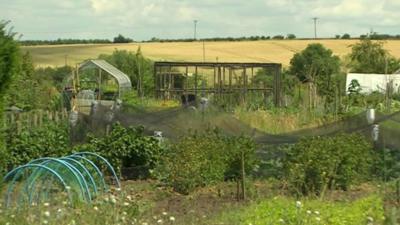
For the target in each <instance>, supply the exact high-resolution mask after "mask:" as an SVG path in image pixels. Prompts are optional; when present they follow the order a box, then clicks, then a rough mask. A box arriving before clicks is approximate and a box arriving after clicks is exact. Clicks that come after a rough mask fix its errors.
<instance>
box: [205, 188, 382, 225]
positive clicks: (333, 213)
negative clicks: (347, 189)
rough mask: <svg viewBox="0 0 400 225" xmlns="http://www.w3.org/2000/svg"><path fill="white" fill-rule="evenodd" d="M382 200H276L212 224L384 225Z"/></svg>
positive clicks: (372, 197) (231, 213)
mask: <svg viewBox="0 0 400 225" xmlns="http://www.w3.org/2000/svg"><path fill="white" fill-rule="evenodd" d="M384 219H385V218H384V210H383V204H382V199H381V198H380V197H378V196H376V195H371V196H368V197H365V198H361V199H358V200H355V201H347V202H346V201H344V202H330V201H320V200H307V199H304V200H302V201H296V200H295V199H292V198H289V197H284V196H277V197H274V198H271V199H266V200H263V201H261V202H260V203H255V204H253V205H251V206H249V207H246V208H244V209H239V210H235V211H231V212H227V213H226V214H223V215H221V216H220V217H219V218H217V219H215V221H214V222H212V224H231V225H235V224H252V225H258V224H260V225H261V224H262V225H277V224H286V225H292V224H293V225H314V224H315V225H319V224H321V225H322V224H329V225H362V224H371V225H372V224H382V223H383V221H384Z"/></svg>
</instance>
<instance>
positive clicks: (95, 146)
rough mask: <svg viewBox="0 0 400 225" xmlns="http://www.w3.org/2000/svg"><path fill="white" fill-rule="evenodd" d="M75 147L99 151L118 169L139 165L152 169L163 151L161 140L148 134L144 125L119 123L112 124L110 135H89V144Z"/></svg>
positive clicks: (76, 149) (76, 148)
mask: <svg viewBox="0 0 400 225" xmlns="http://www.w3.org/2000/svg"><path fill="white" fill-rule="evenodd" d="M74 149H75V151H91V152H96V153H99V154H100V155H102V156H103V157H105V158H107V160H109V161H110V163H111V164H112V165H113V166H114V168H116V169H118V170H120V169H121V168H122V167H139V166H144V167H147V168H149V169H151V168H153V167H154V166H155V165H156V164H157V162H158V159H159V156H160V154H161V152H162V147H161V146H160V145H159V141H158V140H157V139H155V138H154V137H151V136H146V135H145V134H144V129H143V127H136V128H133V127H129V128H125V127H123V126H121V125H120V124H119V123H115V124H114V125H113V126H112V130H111V132H110V133H109V134H108V135H106V136H104V137H100V138H98V137H94V136H89V140H88V143H87V144H83V145H80V146H76V147H75V148H74Z"/></svg>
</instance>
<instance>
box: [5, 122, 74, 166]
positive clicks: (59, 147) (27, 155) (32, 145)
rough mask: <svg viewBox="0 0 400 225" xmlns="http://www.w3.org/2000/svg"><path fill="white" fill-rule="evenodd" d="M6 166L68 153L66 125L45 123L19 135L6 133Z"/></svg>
mask: <svg viewBox="0 0 400 225" xmlns="http://www.w3.org/2000/svg"><path fill="white" fill-rule="evenodd" d="M6 144H7V156H6V157H7V158H8V160H7V162H8V163H7V166H8V167H15V166H19V165H21V164H25V163H28V162H29V161H31V160H33V159H37V158H40V157H60V156H63V155H66V154H68V153H69V152H70V148H69V145H70V143H69V134H68V124H67V123H55V122H46V123H45V124H43V126H40V127H36V128H31V129H27V128H24V129H22V131H21V132H20V133H16V132H8V133H7V137H6Z"/></svg>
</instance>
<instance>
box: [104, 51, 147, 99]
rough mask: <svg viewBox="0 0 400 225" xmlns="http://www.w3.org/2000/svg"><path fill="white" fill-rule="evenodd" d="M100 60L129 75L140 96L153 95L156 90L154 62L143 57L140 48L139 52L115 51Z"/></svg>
mask: <svg viewBox="0 0 400 225" xmlns="http://www.w3.org/2000/svg"><path fill="white" fill-rule="evenodd" d="M99 58H100V59H104V60H106V61H107V62H109V63H110V64H112V65H113V66H115V67H116V68H118V69H119V70H121V71H122V72H124V73H125V74H127V75H128V76H129V78H130V79H131V82H132V86H133V87H134V88H136V89H137V91H138V94H139V96H140V95H144V94H146V95H147V94H151V93H152V90H153V88H154V78H153V62H152V61H151V60H149V59H147V58H145V57H144V56H143V55H142V52H141V50H140V48H138V50H137V52H131V51H126V50H115V51H114V52H113V53H112V54H111V55H106V54H102V55H100V56H99ZM139 79H140V80H139Z"/></svg>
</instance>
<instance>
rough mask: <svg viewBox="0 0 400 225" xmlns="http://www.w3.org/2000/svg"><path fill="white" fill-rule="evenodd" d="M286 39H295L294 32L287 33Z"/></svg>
mask: <svg viewBox="0 0 400 225" xmlns="http://www.w3.org/2000/svg"><path fill="white" fill-rule="evenodd" d="M286 39H289V40H293V39H296V35H294V34H288V35H287V36H286Z"/></svg>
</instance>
